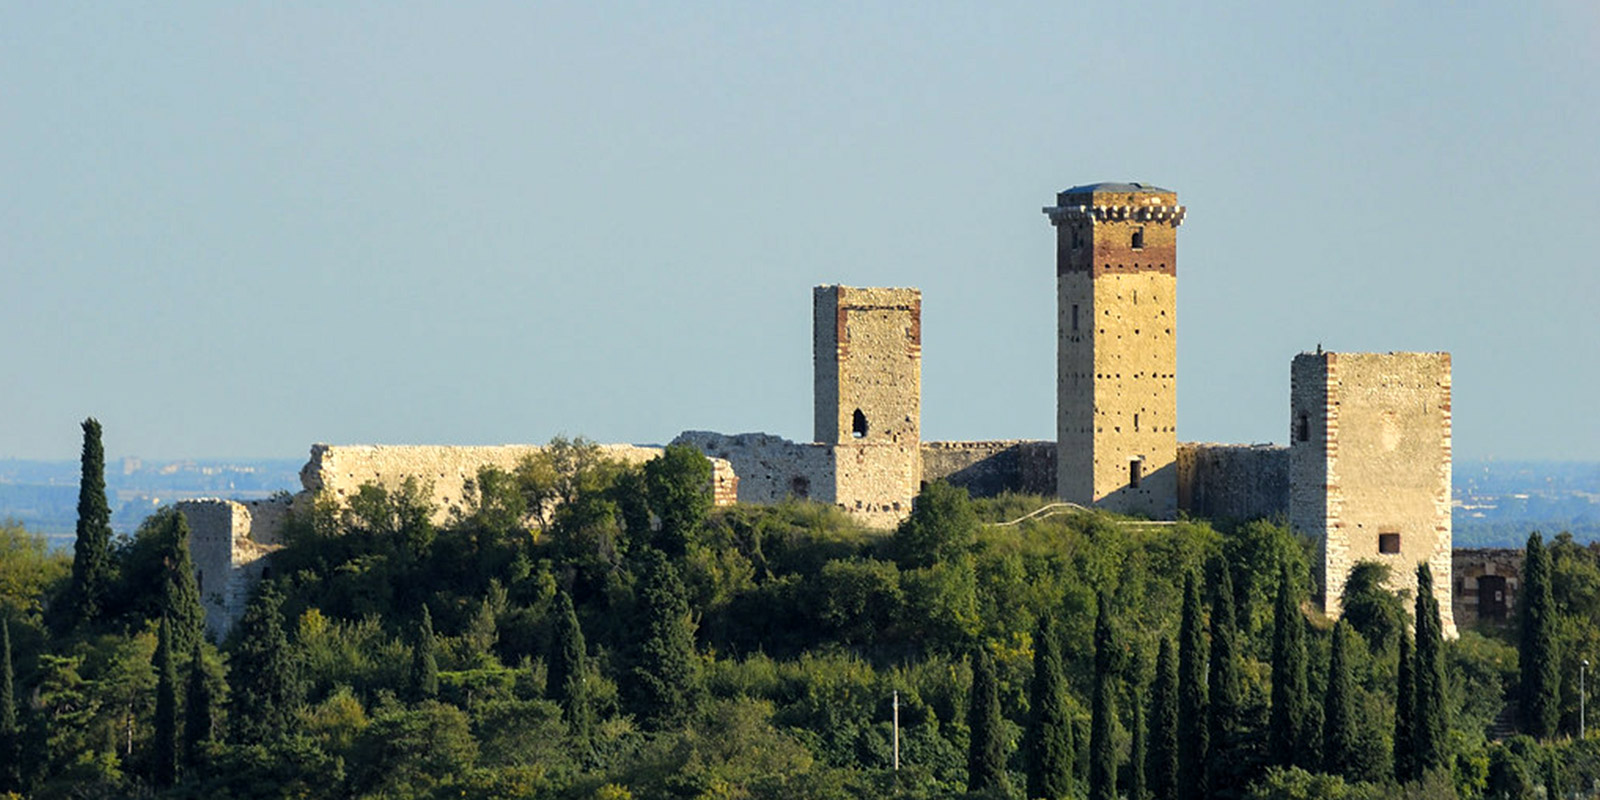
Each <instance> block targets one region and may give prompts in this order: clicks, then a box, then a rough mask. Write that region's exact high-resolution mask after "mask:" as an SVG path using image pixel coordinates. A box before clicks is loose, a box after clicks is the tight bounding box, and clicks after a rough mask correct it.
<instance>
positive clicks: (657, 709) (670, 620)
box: [629, 549, 701, 731]
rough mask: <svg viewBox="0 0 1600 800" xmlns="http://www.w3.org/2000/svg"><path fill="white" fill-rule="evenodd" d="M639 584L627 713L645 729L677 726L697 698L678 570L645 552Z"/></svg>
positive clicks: (690, 626)
mask: <svg viewBox="0 0 1600 800" xmlns="http://www.w3.org/2000/svg"><path fill="white" fill-rule="evenodd" d="M642 571H643V575H642V576H641V578H640V582H639V603H640V606H641V609H642V611H643V624H642V625H641V626H640V627H641V628H642V635H643V639H642V641H641V642H640V644H639V650H638V656H637V658H636V659H635V663H634V667H633V670H632V673H631V680H630V681H629V689H630V699H631V701H632V702H631V705H632V710H633V711H634V713H635V714H637V715H638V717H639V720H640V721H641V722H642V723H643V724H644V726H645V728H646V729H648V730H656V731H660V730H671V729H675V728H680V727H682V726H683V724H684V723H685V722H687V721H688V719H689V718H690V717H691V716H692V715H693V713H694V711H695V709H696V708H697V707H698V705H699V702H700V695H701V678H700V657H699V655H697V654H696V653H695V649H694V629H695V625H694V619H693V617H692V616H691V615H690V613H689V600H688V595H687V592H686V591H685V590H684V588H683V581H682V580H681V579H679V577H678V570H677V569H676V568H675V567H673V566H672V564H671V562H669V561H667V558H666V556H665V555H663V554H662V553H661V552H660V551H659V550H655V549H647V550H646V551H645V553H644V556H643V564H642Z"/></svg>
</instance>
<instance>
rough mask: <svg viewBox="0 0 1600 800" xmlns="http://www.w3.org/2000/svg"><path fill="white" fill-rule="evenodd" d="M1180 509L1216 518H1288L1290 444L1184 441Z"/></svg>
mask: <svg viewBox="0 0 1600 800" xmlns="http://www.w3.org/2000/svg"><path fill="white" fill-rule="evenodd" d="M1178 508H1180V509H1183V510H1184V511H1187V512H1188V513H1189V514H1190V515H1192V516H1196V517H1203V518H1205V519H1215V520H1236V521H1242V520H1251V519H1274V518H1287V517H1288V515H1289V448H1287V447H1283V446H1281V445H1272V444H1214V443H1211V442H1183V443H1180V444H1179V445H1178Z"/></svg>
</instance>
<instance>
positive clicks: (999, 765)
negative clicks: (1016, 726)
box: [967, 645, 1006, 792]
mask: <svg viewBox="0 0 1600 800" xmlns="http://www.w3.org/2000/svg"><path fill="white" fill-rule="evenodd" d="M967 729H968V730H969V731H970V736H969V738H968V744H967V790H968V791H971V792H979V791H984V790H987V789H998V790H1000V791H1002V792H1004V790H1005V784H1006V778H1005V775H1006V753H1005V742H1004V741H1003V740H1002V738H1001V732H1000V687H999V685H998V683H997V682H996V680H995V675H994V658H993V657H992V656H990V655H989V650H988V648H986V647H984V646H982V645H979V646H978V648H977V649H976V650H975V651H974V652H973V654H972V692H971V695H970V700H969V702H968V704H967Z"/></svg>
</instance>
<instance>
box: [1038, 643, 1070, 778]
mask: <svg viewBox="0 0 1600 800" xmlns="http://www.w3.org/2000/svg"><path fill="white" fill-rule="evenodd" d="M1028 699H1029V703H1030V704H1031V705H1032V707H1033V715H1032V717H1031V718H1030V719H1029V725H1028V797H1030V798H1045V799H1046V800H1059V798H1063V797H1066V796H1067V795H1068V794H1069V793H1070V792H1071V791H1072V722H1071V720H1069V719H1067V697H1066V677H1065V675H1064V673H1063V671H1062V666H1061V638H1060V635H1059V634H1057V633H1056V625H1055V616H1054V615H1051V614H1043V615H1041V616H1040V617H1039V629H1038V633H1037V635H1036V636H1035V637H1034V642H1033V684H1032V686H1031V687H1030V692H1029V698H1028Z"/></svg>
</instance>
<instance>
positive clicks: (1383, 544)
mask: <svg viewBox="0 0 1600 800" xmlns="http://www.w3.org/2000/svg"><path fill="white" fill-rule="evenodd" d="M1378 552H1380V553H1383V554H1384V555H1394V554H1395V553H1398V552H1400V534H1398V533H1380V534H1378Z"/></svg>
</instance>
